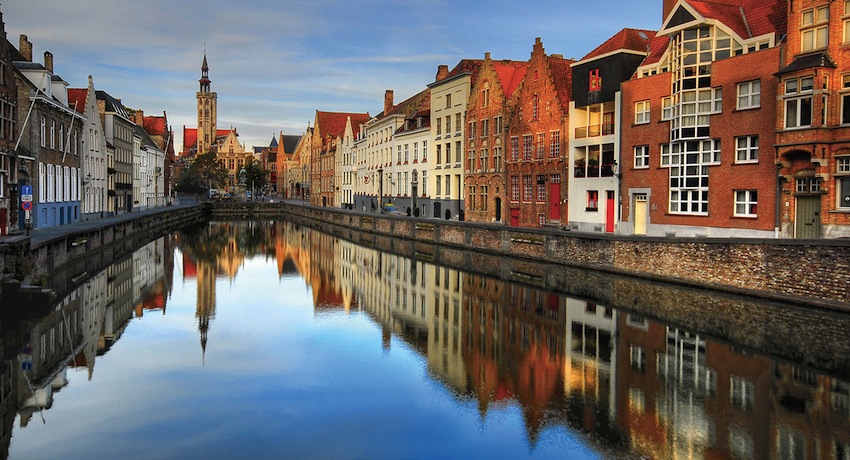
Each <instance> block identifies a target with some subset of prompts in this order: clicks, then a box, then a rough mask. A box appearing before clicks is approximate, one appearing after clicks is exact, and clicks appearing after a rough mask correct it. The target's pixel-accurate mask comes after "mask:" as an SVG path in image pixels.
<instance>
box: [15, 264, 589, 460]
mask: <svg viewBox="0 0 850 460" xmlns="http://www.w3.org/2000/svg"><path fill="white" fill-rule="evenodd" d="M275 267H276V265H275V263H274V261H273V260H270V261H265V260H263V259H261V258H257V259H254V260H249V261H246V262H245V265H244V267H243V268H241V269H240V271H239V275H238V277H237V279H236V280H235V282H233V283H231V282H230V280H227V279H226V278H220V279H218V280H217V285H216V289H217V292H216V301H217V306H216V311H215V318H214V319H213V320H212V321H211V323H210V328H209V334H208V341H207V347H206V355H205V357H202V353H201V345H200V336H199V333H198V327H197V322H198V320H197V318H196V317H195V296H196V292H197V291H196V283H195V282H194V281H187V282H185V283H175V285H174V287H173V292H172V296H171V298H170V299H169V302H168V308H167V314H166V315H164V316H163V315H161V314H158V313H156V314H147V315H145V316H144V317H143V318H140V319H134V320H131V322H130V324H129V325H128V327H127V330H126V331H125V333H124V335H123V336H122V337H121V339H120V340H119V341H118V342H116V343H115V345H114V346H113V347H112V349H111V350H110V351H109V352H108V353H107V354H106V355H104V356H102V357H99V358H98V359H97V362H96V366H95V369H94V375H93V378H92V380H91V381H87V379H86V371H85V370H79V371H77V370H72V371H70V372H69V380H70V383H69V385H68V386H67V387H65V388H63V389H62V390H61V392H60V393H58V394H57V395H56V397H55V402H54V405H53V407H52V408H51V409H49V410H47V411H45V412H44V417H45V419H46V424H42V423H41V420H40V419H39V418H38V416H37V415H36V416H35V417H33V419H32V420H31V421H30V423H29V426H27V427H26V428H18V427H16V428H15V429H14V430H13V433H12V435H13V440H12V445H11V448H10V452H11V454H10V458H60V457H61V458H107V457H113V458H152V457H153V458H199V457H202V458H234V457H239V458H250V457H264V458H267V457H286V458H317V457H319V458H433V457H441V458H446V457H451V458H468V457H490V458H520V457H530V456H536V457H540V458H552V457H558V458H565V457H566V458H594V457H596V456H595V455H594V454H593V453H591V452H589V451H588V450H587V448H586V447H585V446H584V445H583V444H582V442H581V441H579V440H578V439H576V438H575V437H573V435H572V434H571V433H569V432H568V431H567V430H566V429H565V428H563V427H560V428H552V429H548V430H546V431H544V432H543V433H542V434H541V436H540V438H539V439H538V440H537V441H536V443H535V445H534V446H533V447H529V440H528V435H527V432H526V428H525V425H524V422H523V418H522V413H521V409H520V408H519V407H517V405H516V404H514V403H512V404H504V405H502V404H499V405H495V406H492V407H491V408H490V410H489V411H488V413H487V415H486V418H485V419H483V420H482V419H481V416H480V414H479V412H478V405H477V401H476V400H467V399H460V400H459V399H457V398H456V396H454V395H453V394H452V393H451V391H450V390H449V389H447V388H445V387H444V386H443V385H442V384H440V383H438V382H436V381H434V380H433V379H431V378H430V377H429V376H428V373H427V371H426V362H425V359H424V357H422V356H421V355H419V354H417V353H416V352H415V351H413V350H412V349H410V348H409V347H408V346H406V344H405V343H403V342H402V341H400V340H398V339H393V341H392V344H391V349H390V351H389V352H386V351H385V350H384V349H383V348H382V344H381V331H380V326H378V325H376V324H374V323H373V322H372V321H371V319H370V318H369V317H368V316H367V315H365V314H359V313H354V314H351V315H348V316H346V315H343V314H339V315H322V316H315V315H314V314H313V308H312V296H311V294H310V292H309V290H308V288H307V287H306V286H305V284H304V281H303V280H301V279H300V278H285V279H282V280H281V279H279V278H278V276H277V273H276V268H275ZM178 276H179V274H175V277H178ZM16 426H17V425H16Z"/></svg>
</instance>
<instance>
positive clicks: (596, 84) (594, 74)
mask: <svg viewBox="0 0 850 460" xmlns="http://www.w3.org/2000/svg"><path fill="white" fill-rule="evenodd" d="M589 78H590V88H589V90H590V91H601V90H602V77H600V76H599V69H593V70H591V71H590V77H589Z"/></svg>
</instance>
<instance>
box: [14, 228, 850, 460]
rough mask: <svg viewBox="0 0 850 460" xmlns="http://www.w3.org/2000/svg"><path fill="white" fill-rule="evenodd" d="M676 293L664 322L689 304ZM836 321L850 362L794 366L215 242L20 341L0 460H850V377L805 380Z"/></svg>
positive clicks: (345, 250) (476, 292) (281, 252)
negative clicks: (3, 458)
mask: <svg viewBox="0 0 850 460" xmlns="http://www.w3.org/2000/svg"><path fill="white" fill-rule="evenodd" d="M628 285H629V286H633V285H632V284H628ZM649 292H660V291H658V290H649ZM663 292H669V291H663ZM673 292H674V293H673V294H669V293H668V294H665V296H666V297H669V298H666V299H661V298H658V299H655V301H657V303H658V305H659V306H660V305H662V304H663V305H669V304H671V303H676V302H677V301H678V299H680V298H681V299H682V300H681V301H682V302H685V300H684V299H693V298H694V296H693V293H685V292H684V291H683V292H682V294H681V297H680V295H679V294H676V293H675V292H676V291H673ZM701 296H702V297H701V298H702V299H707V300H700V302H702V303H704V308H702V307H700V308H702V309H703V310H705V309H711V308H715V309H717V310H718V311H719V310H722V309H727V307H728V306H729V305H732V306H737V307H740V306H741V305H745V306H746V308H743V309H742V310H741V313H740V316H743V317H746V313H747V312H752V311H756V310H758V309H759V307H758V305H759V302H758V301H756V300H752V299H743V300H742V299H732V298H729V296H720V295H717V296H713V295H711V294H707V293H702V294H701ZM682 308H694V307H693V305H684V304H683V305H682ZM700 308H697V309H694V311H700ZM730 308H731V307H730ZM765 308H767V309H768V311H779V309H781V308H782V307H781V306H766V307H765ZM771 308H772V309H774V310H769V309H771ZM659 311H664V309H662V308H659ZM789 311H791V313H789V314H788V316H789V317H792V318H793V317H794V315H795V314H798V313H799V312H796V313H795V312H794V311H793V309H790V310H789ZM644 313H645V312H644ZM689 316H695V315H689ZM696 316H698V315H696ZM706 316H707V317H708V318H709V319H710V318H712V317H714V316H713V313H712V312H711V311H707V312H706ZM776 316H777V317H784V316H783V315H782V314H778V313H777V315H776ZM829 318H831V319H830V320H828V321H822V322H823V323H825V324H824V325H823V326H824V327H823V329H822V330H821V329H819V328H818V327H819V326H818V325H814V326H812V325H811V324H809V325H807V326H806V328H805V330H806V331H807V332H806V335H812V334H813V335H814V336H816V337H818V336H819V337H820V338H821V339H822V340H825V341H830V340H832V341H834V340H844V341H845V343H843V344H842V343H837V345H842V346H843V347H845V348H842V346H836V347H830V346H824V347H820V348H817V353H816V354H817V356H816V357H815V358H812V359H809V358H807V357H806V355H805V353H803V354H800V355H799V357H798V358H796V360H795V358H794V356H793V355H794V354H795V353H797V352H795V351H794V350H799V349H804V350H805V349H806V348H816V347H813V346H809V345H807V344H806V343H802V344H801V345H799V346H795V345H794V344H793V342H794V340H795V339H794V337H795V336H794V335H793V334H792V335H789V336H786V337H778V338H776V340H775V341H774V343H776V344H777V345H776V346H775V347H774V349H770V350H758V349H754V348H753V346H752V345H751V343H753V342H748V344H741V343H735V342H733V341H729V340H728V339H725V338H718V337H713V336H711V335H707V334H705V333H704V332H703V331H700V330H694V329H687V328H685V327H683V326H679V325H676V324H673V323H672V322H669V320H667V319H665V318H663V317H654V318H653V317H650V315H648V314H640V313H638V312H636V311H630V310H628V309H625V308H623V307H619V306H615V305H605V304H603V303H600V302H599V301H597V300H594V299H592V298H578V297H572V296H568V295H565V294H563V293H560V292H557V291H552V290H547V289H541V288H540V287H535V286H530V285H524V284H512V283H508V282H505V281H501V280H498V279H495V278H490V277H486V276H482V275H476V274H473V273H465V272H462V271H459V270H456V269H454V268H452V267H445V266H437V265H434V264H431V263H428V262H425V261H422V260H412V259H407V258H404V257H401V256H398V255H393V254H387V253H381V252H378V251H376V250H374V249H370V248H367V247H363V246H359V245H357V244H354V243H351V242H347V241H344V240H340V239H337V238H335V237H332V236H328V235H325V234H321V233H318V232H316V231H311V230H310V229H308V228H305V227H300V226H298V225H295V224H292V223H287V222H213V223H209V224H203V225H198V226H193V227H189V228H186V229H183V230H182V231H179V232H177V233H175V234H173V235H170V236H167V237H165V238H161V239H158V240H156V241H152V242H150V243H149V244H147V245H145V246H144V247H142V248H140V249H139V250H138V251H136V252H135V253H134V254H132V256H131V257H127V258H125V259H123V260H120V261H118V262H117V263H115V264H114V265H112V266H111V267H109V268H108V269H106V270H104V271H102V272H100V273H97V274H95V275H93V276H92V277H91V278H90V279H89V280H88V281H87V282H85V283H84V284H83V285H82V286H81V287H80V288H79V289H77V290H76V291H74V292H72V293H71V294H69V295H67V296H65V297H63V298H62V299H59V302H58V303H57V304H56V305H55V306H54V307H53V308H51V309H50V311H48V312H46V314H45V315H44V316H41V317H38V318H33V319H28V320H24V321H21V322H20V323H18V324H15V325H14V327H10V326H9V325H8V324H4V328H3V330H2V331H3V351H4V353H3V355H4V362H3V367H2V375H0V398H2V399H0V411H2V414H0V415H2V419H0V423H1V424H2V425H0V428H2V434H3V450H4V452H2V453H4V454H5V456H6V457H8V458H15V459H17V458H21V459H23V458H26V459H33V458H86V459H88V458H122V459H132V458H299V459H300V458H333V459H346V458H368V459H373V458H391V459H395V458H405V459H406V458H429V459H430V458H578V459H582V458H606V459H607V458H652V459H678V458H688V459H699V458H711V459H717V458H735V459H762V458H782V459H784V458H788V459H806V458H809V459H847V458H849V457H848V456H850V384H848V380H847V375H848V373H850V372H848V370H847V369H843V368H829V367H825V366H823V365H821V367H816V366H813V365H812V364H811V363H812V362H819V363H836V362H837V363H842V362H846V361H842V360H843V359H846V357H845V356H831V355H830V352H829V351H828V350H830V349H835V350H841V349H846V341H847V340H848V339H847V336H846V335H839V338H838V339H835V338H834V337H833V335H831V334H833V333H832V332H830V331H831V330H834V328H835V327H836V325H838V327H840V328H844V327H846V325H847V318H845V317H843V316H841V315H833V316H829ZM748 321H749V322H748ZM776 321H779V320H776ZM819 321H820V320H819ZM709 323H710V321H709V322H707V324H709ZM826 323H829V324H826ZM775 327H779V326H775ZM812 328H814V329H812ZM721 329H724V330H727V329H742V330H744V331H745V332H744V334H742V337H749V336H752V335H754V334H756V331H763V330H764V329H762V328H760V327H757V325H755V324H752V320H744V323H742V324H733V322H730V324H724V325H722V328H721ZM771 330H775V329H771ZM844 331H845V332H846V329H844ZM729 335H730V336H734V335H735V334H734V333H730V334H729ZM841 337H843V339H842V338H841ZM742 341H745V340H742ZM760 343H771V342H770V341H769V340H767V341H762V342H760ZM779 344H782V345H779ZM823 350H827V351H823ZM835 353H836V354H838V353H841V352H840V351H835Z"/></svg>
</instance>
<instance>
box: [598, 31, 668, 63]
mask: <svg viewBox="0 0 850 460" xmlns="http://www.w3.org/2000/svg"><path fill="white" fill-rule="evenodd" d="M654 37H655V31H654V30H643V29H629V28H625V29H623V30H621V31H619V32H617V33H616V34H614V36H613V37H611V38H609V39H608V40H606V41H605V43H603V44H601V45H599V46H597V47H596V49H594V50H593V51H591V52H590V53H587V55H586V56H584V57H583V58H581V60H582V61H587V60H590V59H593V58H595V57H599V56H603V55H606V54H608V53H613V52H615V51H619V50H630V51H638V52H641V53H648V52H649V44H650V41H651V40H652V39H653V38H654Z"/></svg>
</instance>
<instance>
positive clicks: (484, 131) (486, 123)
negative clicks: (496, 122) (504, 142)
mask: <svg viewBox="0 0 850 460" xmlns="http://www.w3.org/2000/svg"><path fill="white" fill-rule="evenodd" d="M489 135H490V120H481V137H487V136H489Z"/></svg>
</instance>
